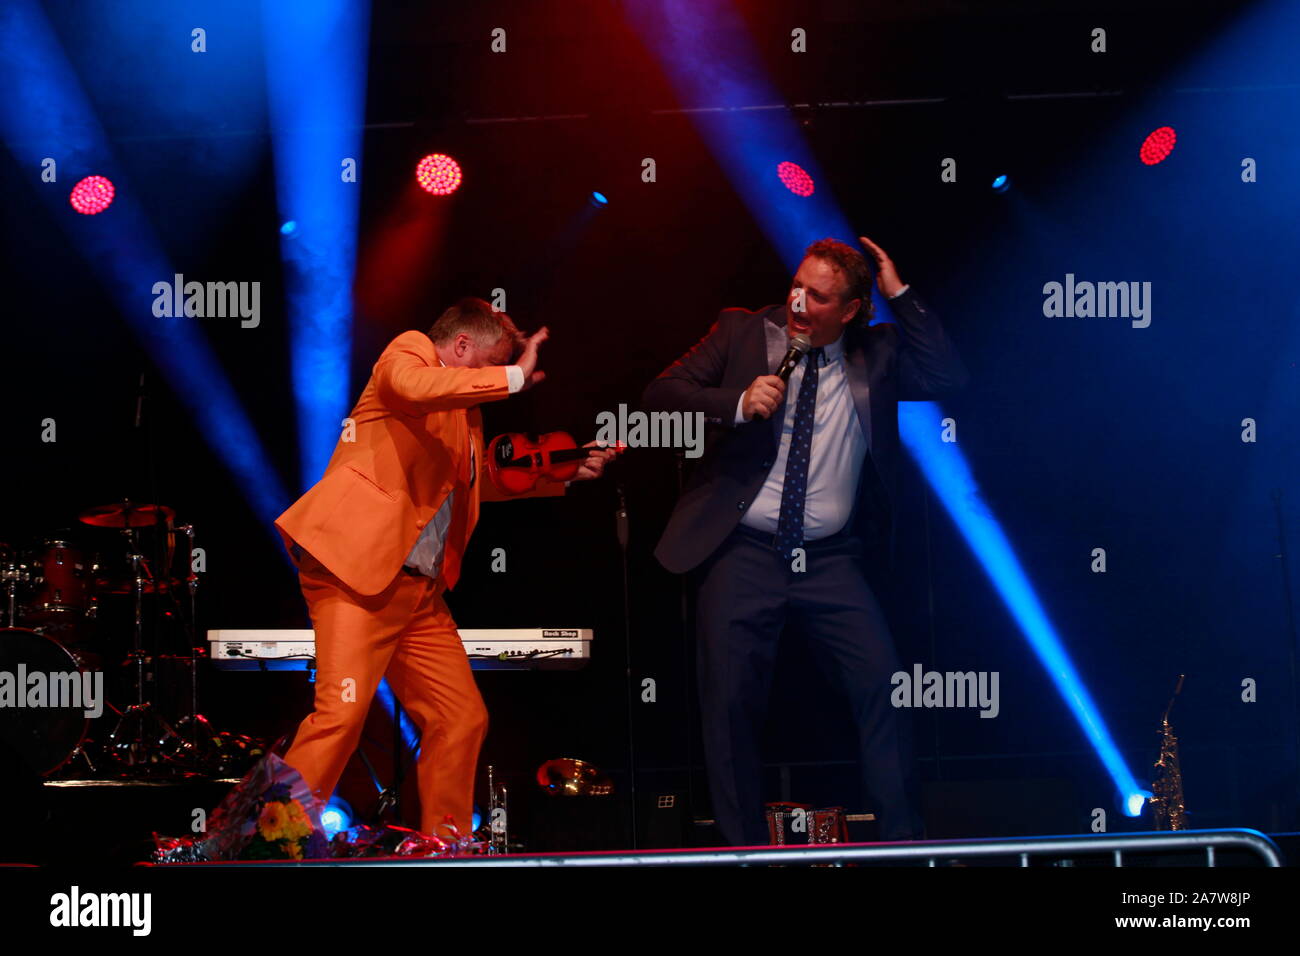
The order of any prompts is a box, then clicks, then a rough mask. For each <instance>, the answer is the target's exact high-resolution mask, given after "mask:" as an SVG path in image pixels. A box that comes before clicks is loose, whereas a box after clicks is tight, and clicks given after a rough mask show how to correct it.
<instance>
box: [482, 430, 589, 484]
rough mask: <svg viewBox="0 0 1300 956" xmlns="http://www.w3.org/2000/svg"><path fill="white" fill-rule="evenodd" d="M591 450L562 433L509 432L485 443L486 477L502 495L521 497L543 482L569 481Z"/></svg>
mask: <svg viewBox="0 0 1300 956" xmlns="http://www.w3.org/2000/svg"><path fill="white" fill-rule="evenodd" d="M591 452H592V449H590V448H579V447H578V443H577V442H576V441H574V440H573V436H572V435H570V434H568V433H566V432H547V433H546V434H545V435H527V434H523V433H520V432H510V433H507V434H505V435H498V436H497V437H496V438H494V439H492V441H491V442H489V443H488V448H487V465H488V476H489V477H490V478H491V479H492V484H494V485H496V487H497V489H498V490H499V491H500V492H501V493H502V494H507V495H522V494H524V493H526V492H529V491H532V490H533V488H535V487H536V486H537V483H538V482H539V481H541V480H542V479H543V478H549V479H550V480H551V481H571V480H572V479H573V477H574V476H575V475H577V473H578V468H579V466H581V465H582V463H583V461H585V460H586V458H587V456H588V455H590V454H591Z"/></svg>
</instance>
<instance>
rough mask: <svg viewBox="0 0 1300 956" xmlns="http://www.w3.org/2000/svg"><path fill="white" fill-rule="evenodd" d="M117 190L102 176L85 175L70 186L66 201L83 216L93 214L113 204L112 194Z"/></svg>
mask: <svg viewBox="0 0 1300 956" xmlns="http://www.w3.org/2000/svg"><path fill="white" fill-rule="evenodd" d="M116 192H117V190H115V189H114V188H113V184H112V183H111V182H110V181H109V180H108V179H107V178H106V177H104V176H87V177H86V178H85V179H83V180H82V181H81V182H79V183H77V185H75V186H73V187H72V194H71V195H70V196H68V202H70V203H72V208H73V209H75V210H77V212H79V213H81V214H82V215H83V216H93V215H95V214H96V213H101V212H103V211H104V210H105V209H107V208H108V207H109V206H111V205H113V196H114V194H115V193H116Z"/></svg>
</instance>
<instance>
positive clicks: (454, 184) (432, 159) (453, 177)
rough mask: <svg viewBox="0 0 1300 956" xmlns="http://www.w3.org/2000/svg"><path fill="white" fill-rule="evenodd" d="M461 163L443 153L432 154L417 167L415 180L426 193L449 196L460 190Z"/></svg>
mask: <svg viewBox="0 0 1300 956" xmlns="http://www.w3.org/2000/svg"><path fill="white" fill-rule="evenodd" d="M461 178H462V177H461V172H460V163H458V162H456V160H454V159H452V158H451V157H450V156H447V155H444V154H443V153H430V154H429V155H428V156H426V157H424V159H422V160H420V163H419V165H418V166H416V167H415V180H416V182H418V183H419V184H420V188H421V189H423V190H424V191H425V192H428V193H432V194H433V195H435V196H449V195H451V194H452V193H454V192H455V191H456V190H457V189H459V188H460V181H461Z"/></svg>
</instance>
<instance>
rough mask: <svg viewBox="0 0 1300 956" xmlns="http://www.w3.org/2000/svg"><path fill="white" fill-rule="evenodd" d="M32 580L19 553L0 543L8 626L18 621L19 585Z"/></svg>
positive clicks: (1, 571)
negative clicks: (20, 559)
mask: <svg viewBox="0 0 1300 956" xmlns="http://www.w3.org/2000/svg"><path fill="white" fill-rule="evenodd" d="M30 580H31V572H30V571H28V569H27V566H26V565H25V564H23V563H22V562H21V561H19V560H18V554H17V552H15V551H14V549H13V548H11V547H9V545H7V544H3V543H0V581H3V582H4V591H5V618H4V623H5V626H6V627H16V626H17V621H18V586H19V584H26V583H27V582H28V581H30Z"/></svg>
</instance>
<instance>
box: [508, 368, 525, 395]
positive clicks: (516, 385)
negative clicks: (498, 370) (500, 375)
mask: <svg viewBox="0 0 1300 956" xmlns="http://www.w3.org/2000/svg"><path fill="white" fill-rule="evenodd" d="M506 385H507V386H509V388H510V394H511V395H513V394H514V393H515V392H517V391H519V390H520V389H521V388H523V387H524V370H523V369H521V368H520V367H519V366H518V365H507V366H506Z"/></svg>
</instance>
